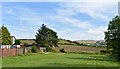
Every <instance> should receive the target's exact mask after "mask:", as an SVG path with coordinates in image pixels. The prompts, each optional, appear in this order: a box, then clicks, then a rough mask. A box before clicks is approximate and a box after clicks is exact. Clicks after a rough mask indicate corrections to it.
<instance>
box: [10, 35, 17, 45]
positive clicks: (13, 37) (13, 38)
mask: <svg viewBox="0 0 120 69" xmlns="http://www.w3.org/2000/svg"><path fill="white" fill-rule="evenodd" d="M11 38H12V40H13V43H12V44H15V40H16V38H15V36H11Z"/></svg>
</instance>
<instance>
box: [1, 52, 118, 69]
mask: <svg viewBox="0 0 120 69" xmlns="http://www.w3.org/2000/svg"><path fill="white" fill-rule="evenodd" d="M2 65H3V67H117V66H119V64H118V63H117V61H116V60H114V59H111V58H109V57H108V56H107V55H96V54H73V53H48V54H36V55H29V56H17V57H7V58H3V59H2Z"/></svg>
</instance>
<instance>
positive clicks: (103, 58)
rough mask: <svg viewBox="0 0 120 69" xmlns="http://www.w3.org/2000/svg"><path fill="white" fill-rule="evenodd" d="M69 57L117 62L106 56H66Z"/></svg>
mask: <svg viewBox="0 0 120 69" xmlns="http://www.w3.org/2000/svg"><path fill="white" fill-rule="evenodd" d="M66 58H69V59H76V60H88V61H89V60H94V61H107V62H116V63H118V62H117V60H115V59H113V58H110V57H107V56H89V57H66Z"/></svg>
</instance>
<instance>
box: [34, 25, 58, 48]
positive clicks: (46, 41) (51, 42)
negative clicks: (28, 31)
mask: <svg viewBox="0 0 120 69" xmlns="http://www.w3.org/2000/svg"><path fill="white" fill-rule="evenodd" d="M35 37H36V39H35V41H36V43H37V45H40V46H55V47H56V46H57V42H58V36H57V33H56V32H55V31H53V30H52V29H50V28H48V27H46V26H45V25H44V24H42V26H41V27H40V28H39V29H38V31H37V33H36V35H35Z"/></svg>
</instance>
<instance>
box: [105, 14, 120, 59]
mask: <svg viewBox="0 0 120 69" xmlns="http://www.w3.org/2000/svg"><path fill="white" fill-rule="evenodd" d="M105 41H106V45H107V49H109V50H112V56H114V57H117V59H118V60H119V61H120V18H119V17H118V16H116V17H115V18H113V20H112V21H110V22H109V25H108V29H107V31H106V32H105Z"/></svg>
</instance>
